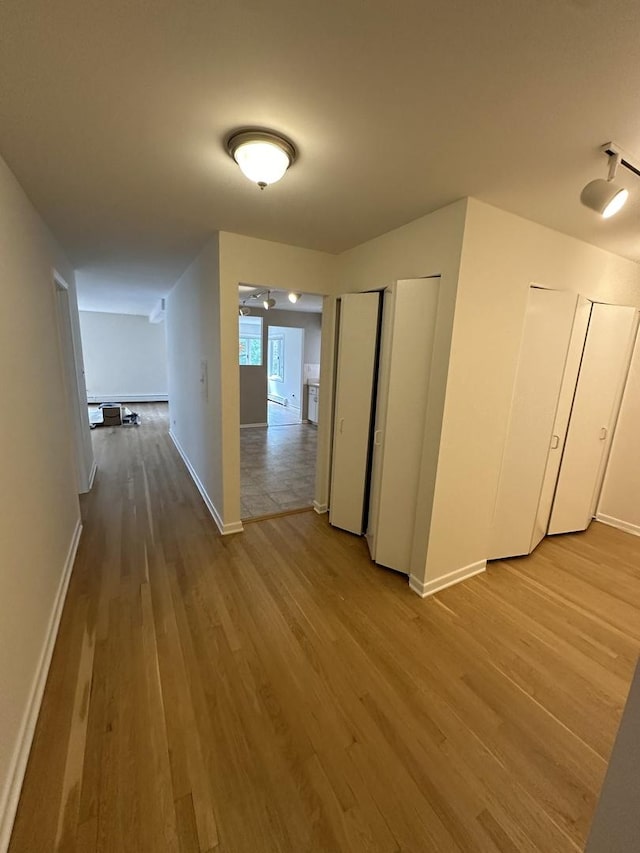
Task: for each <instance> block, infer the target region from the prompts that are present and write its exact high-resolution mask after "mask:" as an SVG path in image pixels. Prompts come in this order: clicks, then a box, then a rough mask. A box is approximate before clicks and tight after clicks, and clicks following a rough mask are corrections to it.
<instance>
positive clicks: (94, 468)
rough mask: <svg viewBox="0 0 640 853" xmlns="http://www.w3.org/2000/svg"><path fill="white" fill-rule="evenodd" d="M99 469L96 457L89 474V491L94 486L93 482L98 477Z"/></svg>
mask: <svg viewBox="0 0 640 853" xmlns="http://www.w3.org/2000/svg"><path fill="white" fill-rule="evenodd" d="M97 471H98V463H97V462H96V460H95V459H94V460H93V465H92V466H91V473H90V474H89V489H88V491H91V489H92V488H93V483H94V481H95V479H96V472H97Z"/></svg>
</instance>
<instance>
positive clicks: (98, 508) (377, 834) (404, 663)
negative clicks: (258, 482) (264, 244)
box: [10, 404, 640, 853]
mask: <svg viewBox="0 0 640 853" xmlns="http://www.w3.org/2000/svg"><path fill="white" fill-rule="evenodd" d="M136 410H137V411H138V410H139V411H140V413H141V415H142V425H141V426H140V427H138V428H111V429H103V430H96V431H95V432H94V433H93V441H94V445H95V451H96V456H97V460H98V466H99V470H98V475H97V479H96V484H95V487H94V489H93V491H92V492H91V493H90V494H89V495H88V496H87V497H86V498H85V499H84V501H83V514H84V519H85V527H84V533H83V536H82V540H81V544H80V550H79V553H78V558H77V562H76V565H75V569H74V573H73V576H72V580H71V585H70V589H69V594H68V598H67V602H66V605H65V609H64V614H63V619H62V624H61V628H60V633H59V637H58V641H57V644H56V649H55V653H54V658H53V662H52V666H51V670H50V673H49V679H48V683H47V688H46V692H45V697H44V702H43V705H42V711H41V714H40V718H39V722H38V726H37V731H36V737H35V740H34V745H33V749H32V753H31V758H30V761H29V767H28V771H27V776H26V780H25V785H24V788H23V793H22V797H21V801H20V806H19V811H18V817H17V820H16V824H15V828H14V833H13V838H12V843H11V847H10V851H11V853H53V851H64V853H73V852H74V851H76V853H80V851H82V853H88V851H101V853H102V851H110V853H164V851H171V853H196V851H199V852H200V853H212V851H216V853H276V851H280V852H281V853H315V852H316V851H326V853H361V851H362V853H364V851H380V853H393V851H403V852H404V851H412V853H430V851H434V853H435V851H438V853H449V851H469V853H471V851H483V852H484V851H487V853H491V851H494V853H496V852H497V851H543V850H544V851H554V853H562V851H576V850H579V849H582V845H583V843H584V840H585V838H586V835H587V832H588V828H589V823H590V820H591V816H592V813H593V810H594V807H595V803H596V798H597V794H598V791H599V788H600V785H601V782H602V779H603V776H604V772H605V768H606V761H607V759H608V756H609V752H610V750H611V746H612V744H613V740H614V737H615V733H616V728H617V725H618V721H619V718H620V715H621V711H622V707H623V704H624V701H625V698H626V693H627V690H628V686H629V682H630V679H631V675H632V671H633V667H634V664H635V661H636V658H637V655H638V651H639V649H640V627H639V626H640V618H639V617H640V574H639V573H638V568H637V566H638V555H639V553H640V540H638V539H636V538H634V537H631V536H628V535H625V534H623V533H621V532H619V531H616V530H613V529H611V528H606V527H604V526H602V525H599V524H594V525H593V526H592V528H591V529H590V530H589V531H588V533H586V534H583V535H582V534H581V535H576V536H568V537H563V538H556V539H550V540H547V541H546V542H544V543H543V544H542V545H541V547H540V548H539V549H538V550H537V551H536V553H535V554H534V555H533V556H532V557H531V558H527V559H520V560H515V561H511V562H505V563H499V564H495V565H493V566H491V567H490V568H489V570H488V571H487V573H486V574H484V575H479V576H477V577H475V578H473V579H471V580H470V581H468V582H466V583H463V584H460V585H459V586H457V587H455V588H452V589H448V590H444V591H443V592H441V593H440V594H438V595H437V596H435V597H433V598H431V599H429V600H427V601H422V600H420V599H419V598H418V597H417V596H415V595H414V594H413V593H411V592H410V591H409V588H408V586H407V583H406V579H405V578H404V577H402V576H399V575H397V574H394V573H392V572H387V571H384V570H382V569H379V568H376V567H374V566H373V565H372V564H371V563H370V561H369V559H368V556H367V549H366V545H365V543H364V541H363V540H362V539H359V538H356V537H354V536H351V535H349V534H346V533H341V532H338V531H334V530H332V529H331V528H330V527H329V525H328V523H327V520H326V518H322V517H319V516H317V515H316V514H315V513H304V514H299V515H294V516H290V517H286V518H278V519H274V520H271V521H266V522H260V523H257V524H251V525H249V526H248V527H247V529H246V532H245V533H244V534H241V535H237V536H231V537H227V538H222V537H220V536H219V535H218V533H217V530H216V528H215V525H214V523H213V521H212V520H211V518H210V517H209V515H208V512H207V510H206V508H205V506H204V504H203V503H202V501H201V499H200V496H199V494H198V492H197V491H196V488H195V486H194V485H193V483H192V481H191V479H190V478H189V475H188V474H187V471H186V470H185V468H184V466H183V464H182V462H181V461H180V459H179V457H178V455H177V453H176V451H175V449H174V448H173V446H172V444H171V442H170V440H169V438H168V435H167V420H166V414H165V412H166V407H156V406H154V405H152V404H143V405H141V406H139V407H138V406H137V407H136Z"/></svg>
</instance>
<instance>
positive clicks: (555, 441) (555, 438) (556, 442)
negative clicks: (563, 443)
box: [551, 435, 560, 450]
mask: <svg viewBox="0 0 640 853" xmlns="http://www.w3.org/2000/svg"><path fill="white" fill-rule="evenodd" d="M559 446H560V436H559V435H552V436H551V449H552V450H557V449H558V447H559Z"/></svg>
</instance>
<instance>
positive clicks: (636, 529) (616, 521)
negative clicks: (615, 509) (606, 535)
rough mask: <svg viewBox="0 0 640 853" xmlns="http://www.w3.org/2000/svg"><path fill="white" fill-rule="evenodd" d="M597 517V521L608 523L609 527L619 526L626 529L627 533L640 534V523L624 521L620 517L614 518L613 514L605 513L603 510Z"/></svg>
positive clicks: (619, 528)
mask: <svg viewBox="0 0 640 853" xmlns="http://www.w3.org/2000/svg"><path fill="white" fill-rule="evenodd" d="M595 518H596V521H601V522H602V523H603V524H608V525H609V527H617V528H618V530H624V532H625V533H632V534H633V535H634V536H640V525H638V524H631V522H629V521H622V520H621V519H620V518H613V516H611V515H603V514H602V513H601V512H597V513H596V516H595Z"/></svg>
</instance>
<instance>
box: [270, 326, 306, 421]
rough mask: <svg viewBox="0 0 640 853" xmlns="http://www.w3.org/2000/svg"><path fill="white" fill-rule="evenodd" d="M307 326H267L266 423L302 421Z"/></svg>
mask: <svg viewBox="0 0 640 853" xmlns="http://www.w3.org/2000/svg"><path fill="white" fill-rule="evenodd" d="M303 380H304V329H303V328H300V327H290V328H289V327H287V326H272V325H269V326H268V331H267V424H268V425H269V426H291V425H292V424H300V423H302V404H303V395H304V384H303Z"/></svg>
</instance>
